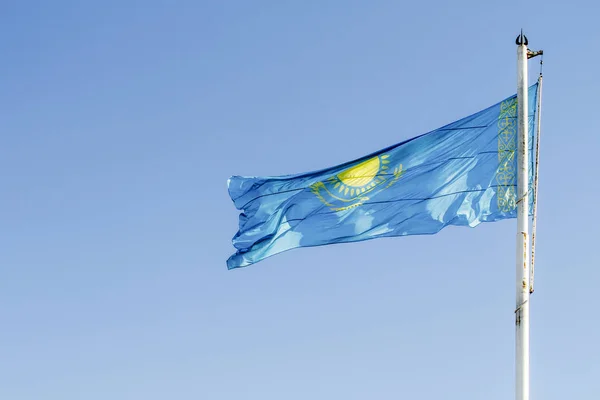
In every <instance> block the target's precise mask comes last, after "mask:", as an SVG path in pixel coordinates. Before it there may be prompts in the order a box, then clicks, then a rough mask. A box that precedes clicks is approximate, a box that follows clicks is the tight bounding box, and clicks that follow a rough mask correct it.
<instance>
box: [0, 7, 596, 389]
mask: <svg viewBox="0 0 600 400" xmlns="http://www.w3.org/2000/svg"><path fill="white" fill-rule="evenodd" d="M517 8H518V7H517V3H514V2H512V3H507V2H504V3H502V2H481V1H478V2H474V1H473V2H466V1H458V2H442V1H438V2H435V1H432V2H398V1H368V2H367V1H343V2H342V1H311V2H309V1H295V2H292V1H252V2H251V1H239V2H235V1H213V2H204V1H169V2H168V1H157V0H151V1H130V0H127V1H125V0H121V1H101V2H100V1H98V2H80V1H74V0H73V1H58V0H57V1H46V2H42V1H31V2H24V1H3V2H2V3H1V4H0V54H2V61H1V62H0V107H1V112H0V188H1V189H0V398H2V399H10V400H25V399H27V400H29V399H35V400H38V399H45V400H59V399H60V400H79V399H86V400H106V399H111V400H124V399H128V400H129V399H144V400H154V399H211V400H212V399H215V400H230V399H236V400H237V399H240V398H244V399H249V400H254V399H260V400H269V399H276V400H280V399H290V400H295V399H299V400H300V399H302V400H304V399H307V398H310V399H398V398H401V399H416V398H419V399H450V400H453V399H457V400H458V399H460V400H464V399H486V400H496V399H497V400H500V399H510V398H513V396H514V395H513V384H514V368H513V364H514V314H513V311H514V297H515V293H514V291H515V289H514V279H515V271H514V270H515V268H514V258H515V249H514V244H515V239H514V237H515V221H514V220H509V221H503V222H499V223H494V224H484V225H481V226H479V227H477V228H476V229H468V228H448V229H446V230H444V231H442V232H441V233H440V234H438V235H434V236H420V237H419V236H415V237H405V238H395V239H380V240H374V241H368V242H361V243H355V244H346V245H335V246H326V247H320V248H310V249H299V250H293V251H290V252H287V253H284V254H281V255H278V256H275V257H272V258H270V259H268V260H265V261H262V262H260V263H258V264H256V265H255V266H252V267H249V268H246V269H241V270H234V271H227V269H226V266H225V260H226V259H227V257H229V255H230V254H231V253H232V252H233V247H232V246H231V242H230V240H231V237H232V236H233V235H234V233H235V232H236V229H237V218H238V213H237V211H236V210H235V208H234V207H233V204H232V203H231V202H230V200H229V198H228V195H227V190H226V180H227V178H228V177H229V176H230V175H234V174H240V175H279V174H288V173H297V172H304V171H309V170H314V169H318V168H323V167H328V166H332V165H336V164H339V163H341V162H344V161H347V160H351V159H354V158H357V157H359V156H362V155H365V154H367V153H370V152H372V151H375V150H377V149H380V148H382V147H384V146H388V145H390V144H393V143H396V142H399V141H401V140H404V139H407V138H409V137H412V136H415V135H418V134H421V133H424V132H426V131H429V130H431V129H435V128H437V127H439V126H442V125H444V124H446V123H449V122H451V121H454V120H456V119H458V118H461V117H463V116H466V115H468V114H471V113H473V112H476V111H479V110H480V109H482V108H485V107H487V106H489V105H491V104H493V103H495V102H497V101H499V100H501V99H503V98H504V97H506V96H509V95H511V94H513V93H514V92H515V86H516V72H515V67H516V58H515V57H516V46H515V45H514V39H515V37H516V35H517V34H518V32H519V29H520V28H521V27H522V28H524V30H525V33H526V34H527V35H528V37H529V41H530V47H531V48H533V49H540V48H541V49H544V50H545V52H546V55H545V59H544V60H545V65H544V76H545V81H544V83H545V84H544V110H543V121H542V129H543V138H542V143H541V145H542V155H541V170H540V195H539V198H540V203H539V223H538V229H539V232H538V240H539V241H538V247H537V250H538V251H537V275H536V293H535V294H534V296H533V297H532V305H531V312H532V328H531V341H532V343H531V351H532V356H531V365H532V398H533V399H546V400H551V399H559V400H564V399H569V398H578V399H596V398H598V396H599V394H600V381H599V380H598V376H600V361H599V360H600V341H598V338H599V337H600V318H599V313H600V312H599V309H600V293H599V291H598V288H599V282H600V269H599V268H598V267H599V262H598V256H597V253H596V251H595V250H596V249H597V247H598V245H597V241H598V238H599V232H598V228H597V222H596V215H597V211H596V208H597V207H598V206H597V205H598V198H599V197H600V185H599V184H598V179H597V177H596V172H597V171H598V167H597V160H598V149H599V148H600V139H599V137H600V136H599V135H598V130H599V128H598V126H599V121H598V115H599V113H598V105H599V101H598V92H599V91H600V83H598V79H597V77H596V76H595V74H596V73H597V69H598V64H599V61H600V56H599V55H598V52H597V51H596V50H597V47H598V43H599V42H600V28H599V27H598V23H597V16H598V15H599V13H600V6H598V3H596V2H593V1H591V0H590V1H569V2H559V1H543V2H542V1H530V2H523V4H522V6H521V9H517ZM538 66H539V64H538V60H537V59H536V60H533V61H531V62H530V69H531V74H530V77H531V78H532V80H533V79H535V77H536V76H537V73H538Z"/></svg>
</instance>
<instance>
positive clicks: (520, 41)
mask: <svg viewBox="0 0 600 400" xmlns="http://www.w3.org/2000/svg"><path fill="white" fill-rule="evenodd" d="M515 43H516V44H517V46H522V45H525V46H527V45H528V44H529V41H528V40H527V36H525V35H524V34H523V29H521V34H520V35H519V36H517V40H515Z"/></svg>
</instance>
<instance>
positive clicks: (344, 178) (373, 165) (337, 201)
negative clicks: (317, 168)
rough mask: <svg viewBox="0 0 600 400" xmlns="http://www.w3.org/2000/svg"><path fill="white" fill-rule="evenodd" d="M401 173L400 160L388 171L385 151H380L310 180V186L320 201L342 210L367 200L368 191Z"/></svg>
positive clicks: (392, 181) (389, 181) (394, 178)
mask: <svg viewBox="0 0 600 400" xmlns="http://www.w3.org/2000/svg"><path fill="white" fill-rule="evenodd" d="M401 175H402V164H400V165H398V166H396V167H395V168H394V169H393V171H391V170H390V160H389V155H388V154H383V155H380V156H375V157H372V158H369V159H368V160H366V161H363V162H361V163H359V164H357V165H354V166H352V167H350V168H348V169H346V170H344V171H342V172H340V173H339V174H337V175H335V176H332V177H330V178H328V179H326V180H324V181H322V182H317V183H314V184H313V185H311V187H310V188H311V191H312V192H313V193H314V194H315V195H316V196H317V197H318V198H319V200H321V201H322V202H323V204H325V205H326V206H329V207H330V208H331V209H332V210H334V211H342V210H347V209H350V208H354V207H358V206H360V205H361V204H363V203H364V202H365V201H367V200H369V197H367V196H366V195H367V194H368V193H371V194H374V193H373V192H374V191H376V192H379V191H381V190H383V189H386V188H388V187H390V186H391V185H393V184H394V183H395V182H396V181H397V180H398V179H399V178H400V176H401ZM384 183H387V185H383V184H384Z"/></svg>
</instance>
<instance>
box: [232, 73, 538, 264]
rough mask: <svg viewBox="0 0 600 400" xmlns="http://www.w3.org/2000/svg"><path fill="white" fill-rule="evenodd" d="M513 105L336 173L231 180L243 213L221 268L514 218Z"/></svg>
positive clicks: (511, 101) (533, 90) (532, 93)
mask: <svg viewBox="0 0 600 400" xmlns="http://www.w3.org/2000/svg"><path fill="white" fill-rule="evenodd" d="M536 96H537V84H536V85H533V86H531V87H530V88H529V105H528V106H529V107H528V110H529V112H528V113H529V120H530V124H529V127H530V130H529V132H530V135H529V136H530V141H529V143H530V149H532V148H533V144H534V141H533V134H532V133H533V132H534V130H535V126H534V124H535V118H534V113H535V104H536ZM516 105H517V99H516V96H512V97H509V98H508V99H506V100H504V101H502V102H500V103H498V104H496V105H494V106H492V107H489V108H488V109H486V110H483V111H480V112H478V113H476V114H474V115H471V116H469V117H466V118H463V119H461V120H459V121H456V122H453V123H451V124H449V125H446V126H444V127H442V128H439V129H436V130H434V131H431V132H429V133H426V134H424V135H421V136H417V137H415V138H412V139H409V140H406V141H404V142H401V143H398V144H396V145H393V146H390V147H388V148H386V149H383V150H381V151H378V152H376V153H373V154H370V155H368V156H365V157H362V158H360V159H358V160H354V161H350V162H347V163H345V164H342V165H338V166H336V167H332V168H328V169H324V170H320V171H315V172H310V173H304V174H298V175H287V176H279V177H240V176H233V177H231V178H230V179H229V181H228V187H229V195H230V196H231V199H232V200H233V202H234V204H235V206H236V208H237V209H239V210H242V213H241V214H240V221H239V232H238V233H237V234H236V235H235V237H234V238H233V245H234V246H235V248H236V249H237V252H236V253H235V254H234V255H233V256H231V257H230V258H229V260H227V267H228V268H229V269H233V268H238V267H244V266H247V265H250V264H253V263H255V262H257V261H260V260H262V259H264V258H267V257H269V256H272V255H274V254H277V253H281V252H283V251H286V250H289V249H293V248H297V247H310V246H321V245H326V244H333V243H346V242H355V241H360V240H367V239H374V238H378V237H389V236H406V235H422V234H434V233H437V232H439V231H440V230H441V229H442V228H444V227H445V226H448V225H457V226H470V227H474V226H477V225H479V224H480V223H481V222H492V221H498V220H502V219H506V218H514V217H515V216H516V202H517V199H516V193H517V191H516V184H517V179H516V150H517V108H516ZM529 159H530V160H533V157H532V156H530V158H529ZM530 176H531V173H530ZM530 198H531V200H533V196H530Z"/></svg>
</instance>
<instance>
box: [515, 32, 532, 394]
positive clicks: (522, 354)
mask: <svg viewBox="0 0 600 400" xmlns="http://www.w3.org/2000/svg"><path fill="white" fill-rule="evenodd" d="M527 90H528V85H527V39H526V38H525V36H524V35H523V33H522V32H521V35H520V36H519V38H518V39H517V123H518V127H519V134H518V139H517V174H518V175H517V257H516V259H517V262H516V267H517V268H516V272H517V274H516V286H517V287H516V289H517V298H516V300H517V301H516V310H515V322H516V335H515V336H516V341H515V345H516V346H515V347H516V354H515V355H516V357H515V365H516V368H515V369H516V384H515V398H516V400H529V238H528V236H529V220H528V214H529V196H528V189H529V188H528V181H529V179H528V143H527V142H528V136H529V135H528V132H529V129H528V128H529V127H528V118H529V116H528V111H527V110H528V98H527Z"/></svg>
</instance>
